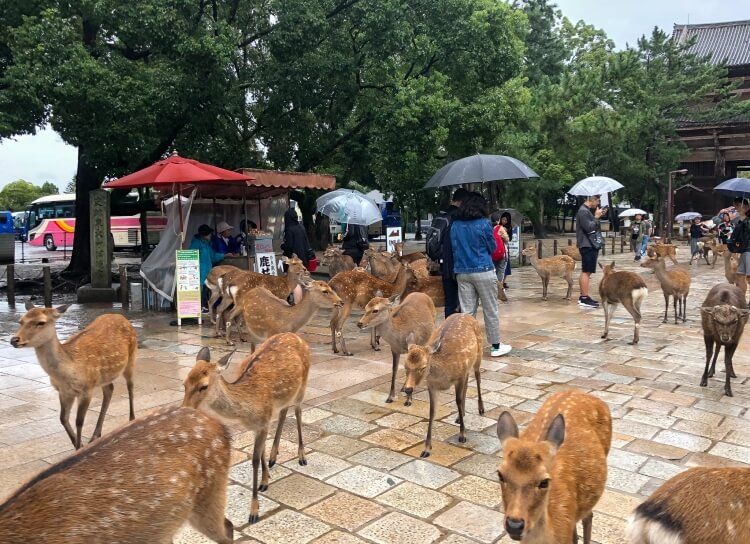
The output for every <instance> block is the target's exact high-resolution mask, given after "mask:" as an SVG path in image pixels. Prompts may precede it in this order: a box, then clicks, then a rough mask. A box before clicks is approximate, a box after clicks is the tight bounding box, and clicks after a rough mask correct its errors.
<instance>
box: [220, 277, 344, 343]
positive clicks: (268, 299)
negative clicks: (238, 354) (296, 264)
mask: <svg viewBox="0 0 750 544" xmlns="http://www.w3.org/2000/svg"><path fill="white" fill-rule="evenodd" d="M302 287H303V289H304V291H305V294H304V296H303V298H302V300H301V301H300V302H299V303H298V304H295V305H294V306H289V304H287V303H286V301H285V300H281V299H280V298H278V297H275V296H274V295H273V293H271V291H269V290H268V289H266V288H265V287H256V288H255V289H250V290H249V291H247V292H244V293H240V294H238V295H237V300H236V304H235V310H233V311H232V313H230V317H229V322H231V320H232V314H233V313H234V312H235V311H237V312H242V316H243V320H244V322H245V329H246V330H247V332H248V334H249V336H250V342H251V344H250V349H251V352H253V351H255V344H259V343H260V342H262V341H263V340H264V339H266V338H268V337H269V336H273V335H274V334H279V333H281V332H297V331H298V330H300V329H301V328H302V327H304V326H305V325H306V324H307V323H308V322H309V321H310V320H311V319H312V318H313V316H314V315H315V313H316V312H317V311H318V309H319V308H321V307H324V306H325V307H329V308H340V307H341V306H343V305H344V302H343V301H342V300H341V299H340V298H339V296H338V295H337V294H336V293H334V292H333V289H331V288H330V287H329V286H328V284H327V283H326V282H324V281H307V280H303V281H302ZM230 330H231V327H229V326H227V343H228V344H232V342H231V340H230V339H229V333H230ZM241 334H242V333H240V335H241Z"/></svg>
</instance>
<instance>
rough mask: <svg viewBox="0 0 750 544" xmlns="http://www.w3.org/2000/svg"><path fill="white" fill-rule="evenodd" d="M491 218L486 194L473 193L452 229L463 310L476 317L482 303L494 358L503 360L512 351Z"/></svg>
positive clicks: (451, 235) (466, 198) (454, 260)
mask: <svg viewBox="0 0 750 544" xmlns="http://www.w3.org/2000/svg"><path fill="white" fill-rule="evenodd" d="M487 215H488V210H487V201H486V200H485V199H484V197H483V196H482V195H480V194H478V193H469V195H467V196H466V197H465V198H464V200H463V201H462V202H461V206H460V207H459V208H458V212H457V213H456V216H455V218H454V220H453V223H452V224H451V229H450V238H451V248H452V250H453V272H454V273H455V274H456V281H457V282H458V299H459V302H460V304H461V311H462V312H464V313H468V314H471V315H473V316H475V317H476V314H477V308H478V306H479V302H480V301H481V302H482V315H483V317H484V328H485V332H486V336H487V341H488V342H489V343H490V345H491V349H490V355H491V356H492V357H500V356H502V355H505V354H507V353H509V352H510V350H511V349H512V348H511V346H509V345H507V344H503V343H502V342H501V341H500V318H499V315H498V302H497V276H496V275H495V265H494V264H492V254H493V253H494V251H495V248H496V247H497V245H496V244H495V237H494V236H493V234H492V225H490V221H489V219H488V218H487Z"/></svg>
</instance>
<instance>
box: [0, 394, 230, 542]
mask: <svg viewBox="0 0 750 544" xmlns="http://www.w3.org/2000/svg"><path fill="white" fill-rule="evenodd" d="M230 453H231V446H230V441H229V433H228V432H227V429H226V428H225V427H224V425H222V424H221V423H219V422H218V421H217V420H216V419H214V418H212V417H209V416H207V415H206V414H203V413H201V412H198V411H196V410H192V409H190V408H167V409H165V410H161V411H157V412H154V413H152V414H149V415H148V416H146V417H142V418H139V419H137V420H136V421H133V422H131V423H129V424H127V425H125V426H123V427H120V428H119V429H117V430H116V431H114V432H112V433H110V434H109V435H107V436H106V437H104V438H103V439H101V440H98V441H97V442H96V443H94V444H92V445H90V446H88V447H86V448H85V449H83V450H81V451H79V452H77V453H75V454H74V455H72V456H71V457H68V458H67V459H64V460H62V461H60V462H59V463H57V464H55V465H53V466H51V467H50V468H48V469H46V470H44V471H43V472H41V473H40V474H39V475H37V476H36V477H34V478H33V479H32V480H31V481H29V482H28V483H26V484H25V485H24V486H22V487H21V488H20V489H19V490H18V491H16V492H15V493H14V494H13V495H12V496H11V497H10V498H9V499H8V500H7V501H6V502H5V503H4V504H1V505H0V540H2V541H3V542H14V543H22V542H45V543H48V544H69V543H71V542H134V543H135V542H161V543H163V542H171V541H172V538H173V536H174V535H175V533H177V531H179V529H180V527H181V526H182V525H183V524H184V523H185V522H186V521H189V522H190V524H191V525H192V526H193V527H195V528H196V529H197V530H198V531H200V532H201V533H203V534H204V535H206V536H207V537H209V538H211V539H212V540H214V541H216V542H219V543H221V544H230V543H231V542H232V541H233V534H234V527H233V526H232V522H231V521H229V520H228V519H226V518H225V517H224V508H225V506H226V498H227V497H226V496H227V478H228V475H229V457H230ZM42 520H48V521H49V520H54V522H53V523H45V522H43V521H42Z"/></svg>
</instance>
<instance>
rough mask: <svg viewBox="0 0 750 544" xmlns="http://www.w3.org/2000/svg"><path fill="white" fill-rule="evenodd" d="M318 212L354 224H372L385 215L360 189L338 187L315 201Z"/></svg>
mask: <svg viewBox="0 0 750 544" xmlns="http://www.w3.org/2000/svg"><path fill="white" fill-rule="evenodd" d="M315 206H316V209H317V211H318V213H322V214H323V215H327V216H328V217H330V218H331V219H332V220H333V221H338V222H339V223H350V224H352V225H364V226H368V225H372V224H373V223H377V222H378V221H382V219H383V217H382V215H381V213H380V208H378V207H377V206H376V205H375V203H374V202H373V201H372V200H370V199H369V198H367V197H366V196H365V195H363V194H362V193H360V192H359V191H353V190H351V189H336V190H335V191H331V192H330V193H328V194H325V195H323V196H321V197H320V198H318V199H317V200H316V201H315Z"/></svg>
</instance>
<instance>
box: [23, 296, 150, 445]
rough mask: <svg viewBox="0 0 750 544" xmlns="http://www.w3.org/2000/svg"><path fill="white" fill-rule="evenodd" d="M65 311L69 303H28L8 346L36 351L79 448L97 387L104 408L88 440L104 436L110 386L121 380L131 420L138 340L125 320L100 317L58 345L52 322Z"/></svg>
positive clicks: (73, 441) (117, 317) (61, 421)
mask: <svg viewBox="0 0 750 544" xmlns="http://www.w3.org/2000/svg"><path fill="white" fill-rule="evenodd" d="M69 307H70V305H69V304H65V305H63V306H58V307H57V308H37V307H35V306H34V303H33V302H31V301H28V300H27V301H26V313H25V314H24V315H23V317H21V320H20V324H21V327H20V328H19V329H18V332H16V334H15V335H13V337H12V338H11V339H10V345H11V346H13V347H14V348H25V347H30V348H34V351H35V353H36V358H37V360H38V361H39V365H40V366H41V367H42V369H43V370H44V371H45V372H46V373H47V375H48V376H49V379H50V383H51V384H52V387H54V388H55V389H56V390H57V393H58V395H59V397H60V423H62V425H63V427H64V428H65V432H66V433H68V437H69V438H70V441H71V442H72V443H73V446H74V447H75V448H76V449H79V448H80V447H81V430H82V428H83V423H84V421H85V419H86V412H87V411H88V409H89V404H90V403H91V397H92V395H93V392H94V389H95V388H97V387H101V389H102V405H101V408H100V410H99V419H97V421H96V427H95V428H94V433H93V434H92V435H91V441H92V442H93V441H94V440H96V439H97V438H99V437H100V436H101V435H102V426H103V425H104V417H105V416H106V415H107V409H108V408H109V403H110V401H111V400H112V393H113V391H114V390H115V386H114V384H113V383H112V382H114V381H115V380H116V379H117V378H118V377H119V376H122V377H123V378H124V379H125V383H126V384H127V387H128V399H129V401H130V419H131V420H133V419H135V410H134V409H133V372H134V370H135V356H136V351H137V349H138V338H137V335H136V333H135V329H134V328H133V326H132V325H131V324H130V321H128V320H127V319H126V318H125V317H124V316H122V315H120V314H104V315H100V316H99V317H97V318H96V319H94V320H93V321H92V322H91V323H89V324H88V325H86V327H85V328H84V329H83V330H82V331H80V332H78V333H76V334H74V335H73V336H71V337H70V338H68V340H67V341H65V342H64V343H63V342H60V339H59V338H58V336H57V331H56V330H55V324H56V322H57V320H58V319H60V317H61V316H62V315H63V314H64V313H65V311H66V310H67V309H68V308H69ZM76 400H78V407H77V411H76V431H75V432H73V428H72V427H71V425H70V421H69V420H70V411H71V409H72V408H73V403H74V402H75V401H76Z"/></svg>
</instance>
